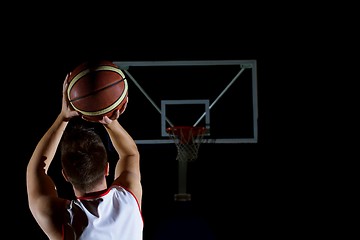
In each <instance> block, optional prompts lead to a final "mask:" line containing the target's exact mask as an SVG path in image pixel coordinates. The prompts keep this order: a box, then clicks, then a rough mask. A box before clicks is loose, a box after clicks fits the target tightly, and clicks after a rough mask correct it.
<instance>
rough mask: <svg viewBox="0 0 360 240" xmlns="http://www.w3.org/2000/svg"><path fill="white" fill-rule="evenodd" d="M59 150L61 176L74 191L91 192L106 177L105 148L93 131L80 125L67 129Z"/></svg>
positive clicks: (106, 161)
mask: <svg viewBox="0 0 360 240" xmlns="http://www.w3.org/2000/svg"><path fill="white" fill-rule="evenodd" d="M60 150H61V165H62V168H63V174H64V176H65V178H66V180H68V181H69V182H70V183H71V184H73V186H74V187H75V188H76V189H79V190H82V191H86V192H87V191H91V190H92V189H93V188H94V186H96V185H97V184H99V182H101V181H103V179H104V176H105V175H107V173H108V160H107V152H106V148H105V146H104V143H103V142H102V139H101V137H100V136H99V135H98V134H97V133H96V132H95V131H94V130H93V129H91V128H86V127H82V126H81V125H75V126H73V127H69V128H67V129H66V131H65V132H64V135H63V137H62V140H61V148H60Z"/></svg>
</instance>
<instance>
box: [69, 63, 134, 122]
mask: <svg viewBox="0 0 360 240" xmlns="http://www.w3.org/2000/svg"><path fill="white" fill-rule="evenodd" d="M67 81H68V87H67V97H68V100H69V103H70V105H71V106H72V107H73V108H74V110H76V111H78V112H79V113H80V114H81V115H82V116H83V118H84V119H86V120H89V121H98V120H100V119H102V118H103V117H104V116H108V117H110V116H111V115H112V114H113V113H114V111H116V110H117V109H119V110H120V114H122V113H123V112H124V111H125V109H126V105H127V102H128V83H127V80H126V78H125V75H124V73H123V72H122V71H121V70H120V69H119V68H118V66H117V65H116V64H114V63H113V62H111V61H106V60H100V61H96V62H90V61H89V62H85V63H82V64H80V65H78V66H77V67H75V69H74V70H73V71H71V72H70V74H69V76H68V80H67Z"/></svg>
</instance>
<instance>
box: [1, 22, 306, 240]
mask: <svg viewBox="0 0 360 240" xmlns="http://www.w3.org/2000/svg"><path fill="white" fill-rule="evenodd" d="M269 25H270V24H269ZM224 26H226V25H221V26H218V25H217V24H216V23H215V21H214V22H212V24H209V25H206V26H203V25H201V24H200V25H196V27H195V26H192V28H190V27H185V26H182V25H181V24H179V25H176V26H172V27H170V28H162V29H161V30H160V29H156V30H155V29H152V28H146V26H143V27H142V28H141V29H140V28H135V27H134V28H131V29H132V31H131V32H130V31H128V30H129V28H126V26H118V27H119V30H121V31H118V32H117V33H116V34H115V33H114V32H112V31H109V30H108V29H103V28H96V27H95V26H94V27H93V28H89V29H86V30H84V31H82V30H81V28H76V27H75V26H74V27H73V28H72V29H70V30H71V31H70V30H69V32H66V31H63V29H62V30H61V31H59V32H57V31H50V32H49V31H47V29H44V28H41V30H40V29H39V30H36V31H33V30H34V29H32V30H31V29H29V30H31V31H30V32H26V33H25V32H23V34H18V35H13V36H12V37H9V38H7V39H8V40H9V42H7V43H6V44H4V45H3V51H5V50H7V54H6V57H5V56H4V59H3V60H4V61H5V62H6V68H4V69H3V71H6V73H7V74H4V76H6V77H3V82H5V86H6V87H4V88H3V89H2V90H3V94H2V98H4V100H3V103H5V104H3V114H2V116H3V117H2V121H4V131H5V130H6V136H7V137H6V140H5V146H6V149H5V151H6V152H10V154H9V156H8V157H7V159H8V161H7V163H10V165H11V168H12V170H10V171H9V173H11V175H12V176H11V179H15V181H14V183H13V184H8V187H9V189H8V190H6V192H5V193H6V194H7V197H8V200H9V201H11V206H12V207H11V209H10V210H11V212H12V213H11V214H10V215H9V218H8V219H7V222H8V223H10V225H12V227H14V225H15V229H22V230H21V232H16V233H14V232H13V231H11V234H14V235H22V234H23V232H25V233H26V236H27V237H30V238H32V239H46V237H45V235H44V234H43V233H42V231H41V229H40V228H39V227H38V225H37V224H36V222H35V220H34V219H33V218H32V216H31V213H30V211H29V209H28V206H27V196H26V184H25V171H26V164H27V162H28V160H29V158H30V157H31V153H32V151H33V149H34V148H35V146H36V143H37V141H38V140H39V138H40V137H41V136H42V135H43V133H44V132H45V131H46V130H47V128H48V127H49V126H50V124H51V123H52V121H53V120H54V119H55V117H56V115H57V113H58V112H59V111H60V107H61V105H60V104H61V101H60V100H61V87H62V81H63V79H64V77H65V75H66V73H67V72H68V71H69V70H70V69H73V67H74V66H76V65H77V64H79V63H81V62H83V61H85V60H88V59H91V58H106V59H109V60H114V61H156V60H226V59H228V60H231V59H234V60H246V59H255V60H257V64H258V71H259V72H258V98H259V100H258V103H259V119H258V120H259V142H258V143H256V144H241V145H235V146H234V145H232V146H228V145H219V146H212V145H209V146H207V145H203V146H201V149H200V151H201V153H202V155H201V158H199V159H198V161H196V162H194V163H192V164H191V165H190V166H189V191H190V192H191V193H192V197H193V200H192V202H191V206H190V207H189V209H190V210H191V212H192V213H191V214H190V219H187V218H185V216H184V213H185V212H186V211H185V210H186V209H185V210H184V209H182V208H183V207H185V208H186V207H188V206H177V205H176V203H175V202H174V201H173V195H174V193H176V191H177V177H176V174H177V163H176V162H175V161H174V160H172V159H174V156H175V154H176V150H175V146H166V147H165V146H163V145H155V146H150V145H142V146H139V150H140V151H141V168H142V169H141V170H142V178H143V180H142V182H143V188H144V198H143V217H144V222H145V228H144V239H145V240H150V239H163V238H155V236H159V235H157V234H159V232H160V233H162V234H160V235H165V234H170V233H168V231H170V232H171V234H175V233H176V232H177V231H180V232H181V233H185V234H187V239H191V236H192V235H196V232H197V231H196V230H190V229H191V226H186V224H185V223H183V222H180V223H179V222H177V224H176V225H175V226H176V228H175V229H172V230H169V229H170V227H169V226H168V225H167V224H171V223H172V222H173V219H176V220H177V221H181V219H184V218H185V219H186V220H185V222H186V223H193V224H192V226H193V227H194V226H195V229H197V230H199V231H200V229H201V227H199V225H197V224H199V223H198V222H196V221H195V223H194V222H193V221H194V219H200V222H201V224H203V223H204V224H205V225H206V226H208V227H209V228H210V230H209V231H210V232H211V234H212V235H213V237H214V238H215V239H235V238H236V239H237V237H235V238H234V236H238V237H239V238H245V239H252V238H254V239H255V238H257V237H264V236H265V237H281V236H283V237H286V236H294V235H296V236H299V235H301V234H303V232H302V230H301V229H302V228H306V226H304V225H303V224H302V221H301V220H300V218H301V216H302V215H303V214H304V211H306V209H305V207H304V206H306V203H307V202H308V197H307V195H304V194H302V193H303V191H304V189H303V188H305V183H307V182H308V179H309V178H310V177H311V174H312V173H311V170H310V171H309V172H308V171H307V172H303V173H302V177H301V179H302V181H303V182H302V183H299V182H300V178H299V177H298V176H299V173H300V172H301V170H302V169H304V165H307V164H308V162H307V161H306V160H305V161H301V160H298V159H301V158H302V157H303V156H304V155H305V150H304V151H301V150H299V148H298V143H299V141H300V139H302V138H303V134H304V132H302V129H301V127H299V126H294V124H293V123H294V118H297V117H299V118H301V117H303V116H297V115H296V114H294V111H293V109H294V108H296V105H295V103H292V102H291V101H287V100H290V99H291V98H288V97H289V96H291V95H292V93H294V92H295V89H294V85H293V84H292V83H293V82H292V81H294V80H295V78H296V77H297V76H296V73H295V72H292V71H291V70H290V69H292V67H293V65H292V61H293V56H294V54H296V53H297V52H298V51H299V50H298V49H297V48H296V47H293V46H291V44H290V45H289V44H287V45H286V46H289V47H285V45H283V44H284V42H286V41H287V40H290V39H289V38H291V36H289V35H287V36H286V37H283V36H282V35H281V36H282V37H280V34H282V31H281V33H280V30H279V32H277V31H273V32H272V34H269V33H268V32H265V31H264V29H266V28H267V27H268V26H267V25H265V26H247V27H246V26H245V28H244V26H243V25H241V24H239V25H235V27H234V26H232V27H229V25H227V26H228V27H229V29H228V28H225V27H224ZM260 27H261V28H260ZM76 30H77V31H76ZM273 30H275V29H273ZM14 36H16V37H14ZM288 43H289V42H288ZM290 43H291V42H290ZM9 46H11V47H9ZM284 78H285V81H284ZM285 102H286V104H285ZM229 111H231V108H229ZM169 159H170V160H169ZM307 167H308V165H307V166H306V168H307ZM52 171H53V170H52ZM52 174H54V178H55V180H56V181H58V182H59V183H60V187H59V193H60V194H61V195H63V196H66V195H68V194H69V193H68V187H69V186H67V185H66V183H64V182H62V180H61V178H58V177H57V175H56V170H55V169H54V171H53V172H52ZM179 209H180V210H179ZM195 216H197V217H198V218H195ZM175 222H176V221H175ZM305 225H306V224H305ZM177 228H178V229H177ZM181 233H178V234H177V235H178V236H181ZM175 235H176V234H175ZM203 236H205V234H203ZM248 236H251V237H248ZM168 239H177V238H175V237H170V238H168ZM197 239H201V238H197ZM204 239H207V238H205V237H204ZM209 239H210V238H209Z"/></svg>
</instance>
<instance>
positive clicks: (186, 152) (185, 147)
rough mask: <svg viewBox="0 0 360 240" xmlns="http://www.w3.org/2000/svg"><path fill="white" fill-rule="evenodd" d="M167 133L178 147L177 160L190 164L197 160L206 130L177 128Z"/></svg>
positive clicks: (170, 129)
mask: <svg viewBox="0 0 360 240" xmlns="http://www.w3.org/2000/svg"><path fill="white" fill-rule="evenodd" d="M167 132H168V133H169V136H170V137H171V138H172V139H173V140H174V142H175V144H176V147H177V156H176V160H178V161H185V162H189V161H193V160H195V159H197V157H198V152H199V147H200V144H201V143H202V140H203V138H204V135H205V132H206V128H204V127H189V126H177V127H170V128H167Z"/></svg>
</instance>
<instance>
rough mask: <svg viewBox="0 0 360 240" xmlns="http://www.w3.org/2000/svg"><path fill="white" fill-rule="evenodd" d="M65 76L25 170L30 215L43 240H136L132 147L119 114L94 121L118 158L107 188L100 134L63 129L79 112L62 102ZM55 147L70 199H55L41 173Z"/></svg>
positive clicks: (137, 185)
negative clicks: (54, 112) (56, 107)
mask: <svg viewBox="0 0 360 240" xmlns="http://www.w3.org/2000/svg"><path fill="white" fill-rule="evenodd" d="M67 77H68V76H67ZM67 77H66V78H65V81H64V83H63V96H62V108H61V111H60V113H59V114H58V116H57V117H56V119H55V121H54V122H53V124H52V125H51V126H50V128H49V129H48V130H47V131H46V133H45V134H44V135H43V137H42V138H41V139H40V141H39V142H38V144H37V146H36V148H35V150H34V152H33V154H32V156H31V158H30V161H29V163H28V166H27V172H26V184H27V194H28V203H29V208H30V210H31V213H32V214H33V216H34V218H35V220H36V221H37V223H38V224H39V226H40V227H41V229H42V230H43V231H44V233H45V234H46V235H47V237H48V238H49V239H86V240H92V239H96V240H99V239H103V240H106V239H124V240H142V237H143V218H142V213H141V200H142V185H141V181H140V166H139V164H140V163H139V161H140V155H139V152H138V149H137V146H136V144H135V142H134V140H133V139H132V137H131V136H130V135H129V134H128V133H127V131H126V130H125V129H124V128H123V127H122V126H121V124H120V123H119V121H118V118H119V116H120V115H121V114H120V112H119V110H118V111H116V112H115V113H114V114H113V116H111V117H104V118H102V119H101V120H99V121H98V122H97V123H99V124H102V125H103V127H104V128H105V130H106V131H105V132H106V133H107V134H108V136H109V138H110V139H111V142H112V144H113V146H114V148H115V150H116V152H117V154H118V155H119V160H118V161H117V163H116V167H115V169H114V171H115V173H114V181H113V182H112V184H110V186H107V181H106V179H107V176H108V175H109V171H110V169H109V163H108V160H107V153H106V148H105V146H104V144H103V142H102V141H101V138H100V136H99V135H98V134H96V133H95V132H94V131H93V130H91V129H90V128H86V127H81V126H77V125H74V126H72V127H71V126H68V124H69V122H70V121H72V119H74V118H78V119H79V113H78V112H76V111H74V110H73V109H71V107H70V105H69V103H68V100H67V97H66V88H67ZM81 121H85V120H81ZM97 123H94V124H97ZM57 149H59V150H60V151H61V157H60V158H61V160H60V161H61V166H62V175H63V176H64V178H65V180H66V181H68V182H70V184H71V185H72V188H73V191H74V194H75V197H74V199H63V198H60V197H59V196H58V194H57V190H56V186H55V185H54V182H53V181H52V179H51V177H50V176H49V175H47V172H48V169H49V167H50V164H51V162H52V161H53V159H54V156H55V153H56V151H57Z"/></svg>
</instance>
